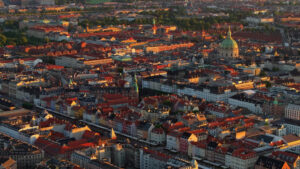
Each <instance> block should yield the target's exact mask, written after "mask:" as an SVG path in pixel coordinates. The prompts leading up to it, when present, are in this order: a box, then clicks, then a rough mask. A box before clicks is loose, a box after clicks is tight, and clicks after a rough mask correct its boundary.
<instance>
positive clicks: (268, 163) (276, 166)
mask: <svg viewBox="0 0 300 169" xmlns="http://www.w3.org/2000/svg"><path fill="white" fill-rule="evenodd" d="M256 165H259V166H263V167H264V168H268V169H282V167H283V166H284V162H283V161H280V160H276V159H273V158H270V157H265V156H260V157H259V158H258V160H257V162H256Z"/></svg>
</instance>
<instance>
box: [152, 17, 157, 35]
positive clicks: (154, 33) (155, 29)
mask: <svg viewBox="0 0 300 169" xmlns="http://www.w3.org/2000/svg"><path fill="white" fill-rule="evenodd" d="M152 22H153V26H152V34H153V35H156V33H157V27H156V21H155V18H153V21H152Z"/></svg>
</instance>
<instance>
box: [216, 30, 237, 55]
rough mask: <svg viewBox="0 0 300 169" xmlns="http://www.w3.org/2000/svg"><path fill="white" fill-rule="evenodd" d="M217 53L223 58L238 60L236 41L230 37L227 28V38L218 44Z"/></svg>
mask: <svg viewBox="0 0 300 169" xmlns="http://www.w3.org/2000/svg"><path fill="white" fill-rule="evenodd" d="M219 50H220V51H219V53H220V55H221V57H223V58H238V57H239V47H238V44H237V43H236V41H235V40H234V39H233V38H232V37H231V29H230V26H229V27H228V32H227V37H226V38H225V40H223V42H222V43H221V44H220V49H219Z"/></svg>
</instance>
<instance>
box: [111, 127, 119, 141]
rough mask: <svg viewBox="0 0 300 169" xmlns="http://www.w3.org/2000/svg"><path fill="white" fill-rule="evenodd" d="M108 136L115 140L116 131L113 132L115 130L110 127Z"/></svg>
mask: <svg viewBox="0 0 300 169" xmlns="http://www.w3.org/2000/svg"><path fill="white" fill-rule="evenodd" d="M110 138H111V139H112V140H116V139H117V135H116V133H115V131H114V129H113V128H111V131H110Z"/></svg>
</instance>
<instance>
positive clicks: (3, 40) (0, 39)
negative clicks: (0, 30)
mask: <svg viewBox="0 0 300 169" xmlns="http://www.w3.org/2000/svg"><path fill="white" fill-rule="evenodd" d="M6 41H7V38H6V36H4V35H2V34H0V46H4V45H5V44H6Z"/></svg>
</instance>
